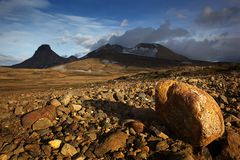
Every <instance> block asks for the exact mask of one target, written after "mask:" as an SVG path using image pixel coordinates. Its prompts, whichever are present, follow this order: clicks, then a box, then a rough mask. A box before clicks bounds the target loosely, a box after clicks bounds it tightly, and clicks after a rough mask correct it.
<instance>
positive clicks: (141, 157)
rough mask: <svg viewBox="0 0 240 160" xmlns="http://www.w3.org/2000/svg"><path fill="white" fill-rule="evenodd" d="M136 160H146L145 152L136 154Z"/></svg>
mask: <svg viewBox="0 0 240 160" xmlns="http://www.w3.org/2000/svg"><path fill="white" fill-rule="evenodd" d="M136 159H137V160H138V159H147V153H146V152H140V153H138V154H137V156H136Z"/></svg>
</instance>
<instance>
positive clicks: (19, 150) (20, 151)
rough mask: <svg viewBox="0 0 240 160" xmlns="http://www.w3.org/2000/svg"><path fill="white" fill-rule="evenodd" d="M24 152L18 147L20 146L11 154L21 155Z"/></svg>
mask: <svg viewBox="0 0 240 160" xmlns="http://www.w3.org/2000/svg"><path fill="white" fill-rule="evenodd" d="M24 151H25V150H24V148H23V146H22V145H20V146H18V147H17V148H16V149H15V150H14V152H13V154H19V153H23V152H24Z"/></svg>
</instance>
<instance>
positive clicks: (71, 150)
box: [61, 143, 77, 157]
mask: <svg viewBox="0 0 240 160" xmlns="http://www.w3.org/2000/svg"><path fill="white" fill-rule="evenodd" d="M61 153H62V154H63V155H64V156H66V157H72V156H73V155H75V154H76V153H77V150H76V148H75V147H73V146H72V145H71V144H68V143H65V144H64V146H63V147H62V150H61Z"/></svg>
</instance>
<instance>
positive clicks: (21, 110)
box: [14, 106, 24, 115]
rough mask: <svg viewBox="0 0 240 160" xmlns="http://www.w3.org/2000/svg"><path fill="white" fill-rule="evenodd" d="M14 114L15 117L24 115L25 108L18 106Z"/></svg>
mask: <svg viewBox="0 0 240 160" xmlns="http://www.w3.org/2000/svg"><path fill="white" fill-rule="evenodd" d="M14 114H15V115H23V114H24V111H23V107H22V106H17V107H16V108H15V110H14Z"/></svg>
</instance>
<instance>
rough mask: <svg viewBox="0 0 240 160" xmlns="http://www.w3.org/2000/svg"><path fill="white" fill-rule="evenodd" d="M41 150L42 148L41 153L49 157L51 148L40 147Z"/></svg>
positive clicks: (46, 146)
mask: <svg viewBox="0 0 240 160" xmlns="http://www.w3.org/2000/svg"><path fill="white" fill-rule="evenodd" d="M41 148H42V151H43V153H44V154H45V155H46V156H48V157H49V156H51V151H52V150H51V147H50V146H48V145H42V146H41Z"/></svg>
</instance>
